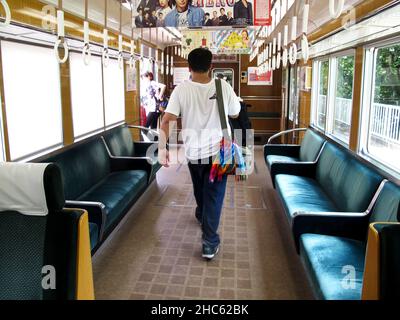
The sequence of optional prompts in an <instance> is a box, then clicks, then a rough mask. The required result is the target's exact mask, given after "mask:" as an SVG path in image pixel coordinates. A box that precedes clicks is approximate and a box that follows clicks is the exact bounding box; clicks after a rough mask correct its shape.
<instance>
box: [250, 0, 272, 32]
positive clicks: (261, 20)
mask: <svg viewBox="0 0 400 320" xmlns="http://www.w3.org/2000/svg"><path fill="white" fill-rule="evenodd" d="M271 22H272V17H271V0H254V25H255V26H267V25H270V24H271Z"/></svg>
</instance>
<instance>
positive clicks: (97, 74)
mask: <svg viewBox="0 0 400 320" xmlns="http://www.w3.org/2000/svg"><path fill="white" fill-rule="evenodd" d="M70 70H71V100H72V118H73V123H74V135H75V138H77V137H81V136H82V135H86V134H89V133H92V132H95V131H97V130H99V129H102V128H104V111H103V85H102V63H101V58H100V57H97V56H94V55H92V58H91V60H90V64H89V65H87V66H86V65H85V64H84V63H83V60H82V55H81V54H79V53H71V54H70Z"/></svg>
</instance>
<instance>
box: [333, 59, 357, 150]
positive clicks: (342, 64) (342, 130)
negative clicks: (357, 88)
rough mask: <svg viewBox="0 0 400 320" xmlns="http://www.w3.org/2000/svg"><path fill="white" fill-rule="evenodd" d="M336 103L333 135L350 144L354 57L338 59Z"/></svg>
mask: <svg viewBox="0 0 400 320" xmlns="http://www.w3.org/2000/svg"><path fill="white" fill-rule="evenodd" d="M335 74H336V79H335V82H334V83H335V86H336V88H335V91H336V92H335V101H334V110H333V123H332V135H333V136H335V137H336V138H339V139H340V140H342V141H343V142H345V143H347V144H348V143H349V140H350V129H351V115H352V109H353V80H354V56H353V55H349V56H347V55H346V56H342V57H338V58H337V59H336V72H335Z"/></svg>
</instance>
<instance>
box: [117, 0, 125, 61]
mask: <svg viewBox="0 0 400 320" xmlns="http://www.w3.org/2000/svg"><path fill="white" fill-rule="evenodd" d="M122 40H123V39H122V3H120V4H119V35H118V66H119V68H120V69H122V68H123V67H124V56H123V53H122V51H123V47H122Z"/></svg>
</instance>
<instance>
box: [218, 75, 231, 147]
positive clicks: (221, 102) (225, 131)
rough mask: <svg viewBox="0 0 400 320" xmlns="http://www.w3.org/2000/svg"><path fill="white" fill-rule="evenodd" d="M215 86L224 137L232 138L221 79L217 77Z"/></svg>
mask: <svg viewBox="0 0 400 320" xmlns="http://www.w3.org/2000/svg"><path fill="white" fill-rule="evenodd" d="M215 87H216V89H217V104H218V112H219V119H220V122H221V128H222V132H223V134H224V138H225V139H228V140H230V137H229V135H228V124H227V122H226V115H225V107H224V97H223V94H222V85H221V79H215Z"/></svg>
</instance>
